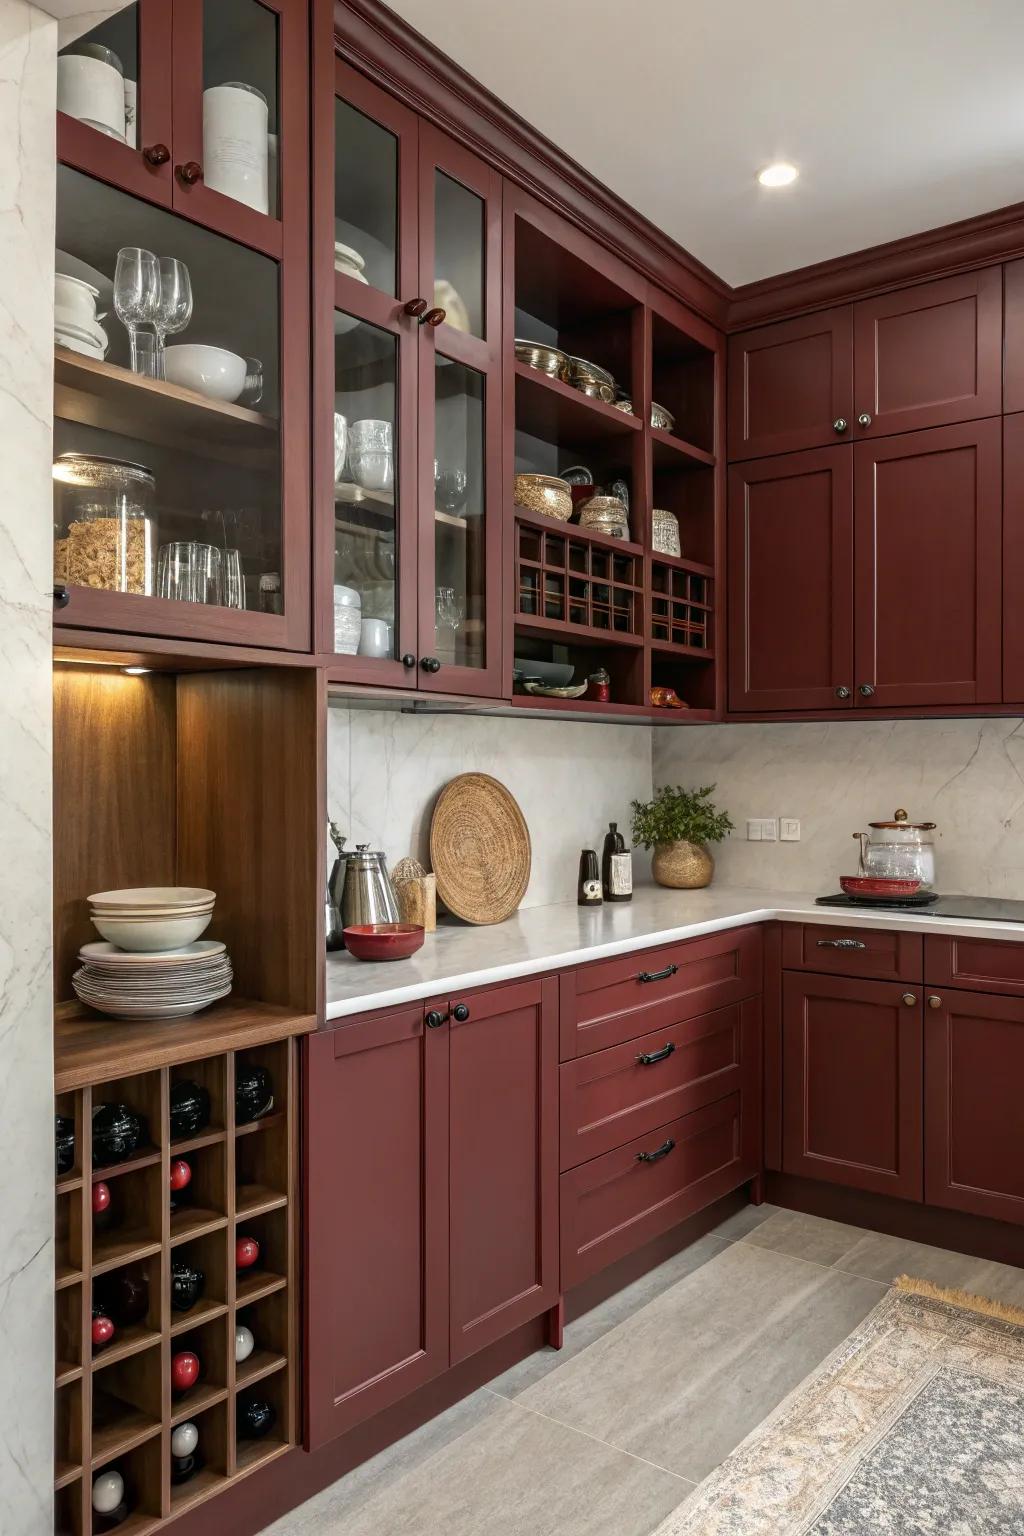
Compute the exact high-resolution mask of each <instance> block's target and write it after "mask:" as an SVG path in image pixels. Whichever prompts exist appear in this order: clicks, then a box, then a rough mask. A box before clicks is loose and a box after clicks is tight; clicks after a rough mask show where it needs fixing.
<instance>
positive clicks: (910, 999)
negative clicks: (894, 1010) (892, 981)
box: [903, 992, 917, 1008]
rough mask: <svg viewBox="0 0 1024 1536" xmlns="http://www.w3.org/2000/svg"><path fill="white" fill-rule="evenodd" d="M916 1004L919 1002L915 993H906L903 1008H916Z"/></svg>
mask: <svg viewBox="0 0 1024 1536" xmlns="http://www.w3.org/2000/svg"><path fill="white" fill-rule="evenodd" d="M916 1002H917V998H916V997H915V996H914V994H913V992H904V994H903V1006H904V1008H913V1006H914V1004H915V1003H916Z"/></svg>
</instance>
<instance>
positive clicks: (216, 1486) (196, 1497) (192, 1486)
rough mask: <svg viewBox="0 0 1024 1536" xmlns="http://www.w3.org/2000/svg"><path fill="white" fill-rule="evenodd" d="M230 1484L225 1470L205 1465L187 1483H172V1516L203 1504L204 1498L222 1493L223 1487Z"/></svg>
mask: <svg viewBox="0 0 1024 1536" xmlns="http://www.w3.org/2000/svg"><path fill="white" fill-rule="evenodd" d="M227 1486H228V1479H227V1478H226V1477H225V1475H224V1473H223V1472H216V1471H214V1470H213V1468H211V1467H204V1468H203V1470H202V1471H201V1472H197V1473H196V1475H195V1477H190V1478H189V1480H188V1482H187V1483H179V1484H178V1486H177V1487H175V1486H174V1484H173V1483H172V1485H171V1518H172V1519H173V1518H174V1517H175V1516H177V1515H183V1514H184V1513H185V1511H186V1510H187V1509H192V1508H193V1506H194V1505H196V1504H201V1503H202V1502H203V1500H204V1499H208V1498H211V1497H212V1496H213V1495H214V1494H216V1493H220V1491H221V1489H223V1488H226V1487H227Z"/></svg>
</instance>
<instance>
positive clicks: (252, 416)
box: [53, 347, 280, 466]
mask: <svg viewBox="0 0 1024 1536" xmlns="http://www.w3.org/2000/svg"><path fill="white" fill-rule="evenodd" d="M53 413H54V415H55V416H57V417H60V418H61V419H63V420H65V421H74V422H78V423H79V425H81V426H87V427H100V428H102V429H103V430H104V431H108V432H117V433H118V434H119V435H121V436H122V437H131V438H135V439H136V440H137V441H139V442H143V443H155V444H159V445H161V446H162V447H166V448H180V449H183V450H184V451H185V452H186V453H189V454H197V455H199V456H200V457H204V458H215V459H221V460H223V459H226V460H227V461H228V462H229V463H237V464H242V463H245V464H249V465H250V466H258V465H259V464H264V463H268V462H270V460H271V458H272V457H273V456H274V455H275V454H276V453H277V451H278V449H277V440H278V432H279V427H280V423H279V422H278V421H277V419H276V418H275V417H273V416H267V415H265V414H264V413H263V412H262V411H253V410H250V409H249V408H248V407H247V406H244V405H230V404H228V403H227V402H226V401H223V400H209V399H207V397H206V396H205V395H200V394H197V393H196V392H195V390H191V389H183V388H181V387H180V386H179V385H177V384H168V383H166V382H164V381H163V380H162V379H147V378H143V377H142V376H141V375H140V374H137V373H132V372H131V371H130V370H129V369H127V368H120V367H118V366H117V364H116V363H107V362H101V361H100V360H99V359H97V358H91V357H82V356H80V355H79V353H77V352H70V351H68V350H67V348H65V347H55V348H54V388H53Z"/></svg>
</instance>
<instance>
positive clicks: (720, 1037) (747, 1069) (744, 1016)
mask: <svg viewBox="0 0 1024 1536" xmlns="http://www.w3.org/2000/svg"><path fill="white" fill-rule="evenodd" d="M760 1019H761V1007H760V1001H759V999H757V998H747V999H746V1001H745V1002H742V1003H730V1004H729V1005H728V1006H727V1007H725V1008H717V1009H715V1010H714V1012H711V1013H701V1014H698V1015H697V1016H696V1018H692V1019H686V1020H683V1021H682V1022H680V1023H678V1024H670V1025H669V1026H668V1027H667V1028H664V1029H660V1030H656V1031H655V1032H654V1033H652V1034H650V1035H642V1036H641V1037H640V1039H638V1040H629V1041H626V1042H625V1043H624V1044H622V1045H615V1046H611V1047H610V1048H609V1049H608V1050H605V1051H595V1052H593V1053H592V1054H591V1055H589V1056H579V1057H577V1058H576V1059H575V1060H573V1061H566V1062H563V1064H562V1066H561V1068H560V1099H561V1159H562V1169H563V1171H565V1170H567V1169H569V1168H575V1167H576V1166H577V1165H578V1164H579V1163H583V1162H586V1161H587V1159H588V1158H591V1157H599V1156H600V1155H601V1154H602V1153H604V1152H611V1151H613V1150H614V1148H616V1147H619V1146H621V1145H622V1143H623V1142H624V1141H631V1140H633V1139H634V1138H635V1137H638V1136H643V1135H645V1134H647V1133H648V1132H650V1131H654V1130H656V1129H657V1128H658V1126H659V1125H664V1124H665V1122H666V1120H675V1119H678V1118H679V1116H680V1115H684V1114H689V1113H690V1112H691V1111H692V1110H695V1109H701V1108H702V1107H703V1106H704V1105H705V1104H712V1103H714V1102H715V1101H716V1100H717V1099H722V1098H725V1097H726V1096H727V1095H728V1094H730V1093H736V1092H743V1093H745V1094H746V1095H747V1096H748V1099H749V1102H750V1103H751V1104H753V1103H754V1102H755V1101H756V1099H757V1097H758V1095H759V1092H760V1084H759V1081H758V1074H757V1064H758V1060H759V1051H760V1041H759V1034H760Z"/></svg>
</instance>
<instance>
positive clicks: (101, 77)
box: [57, 5, 169, 149]
mask: <svg viewBox="0 0 1024 1536" xmlns="http://www.w3.org/2000/svg"><path fill="white" fill-rule="evenodd" d="M138 13H139V7H138V5H129V6H126V7H125V9H124V10H123V11H119V12H118V14H117V15H116V16H111V17H109V18H108V20H106V21H104V22H102V23H101V24H100V25H99V26H98V27H93V28H91V30H90V31H88V32H86V33H84V34H83V35H82V36H81V37H79V38H77V39H76V40H75V41H74V42H73V43H69V44H68V45H67V47H66V48H62V49H61V51H60V55H59V57H58V60H57V110H58V111H59V112H66V113H67V115H68V116H69V117H76V118H77V119H78V120H79V122H82V123H86V124H88V126H89V127H91V128H95V129H96V130H97V132H98V133H101V134H103V135H104V136H105V137H107V138H111V139H114V140H116V141H118V142H120V143H122V144H128V145H130V146H131V147H132V148H133V149H134V148H135V147H136V141H137V126H138V107H139V90H140V82H139V14H138ZM168 62H169V61H168Z"/></svg>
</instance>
